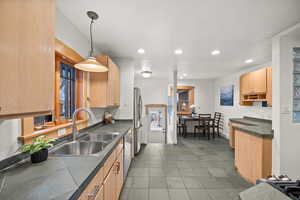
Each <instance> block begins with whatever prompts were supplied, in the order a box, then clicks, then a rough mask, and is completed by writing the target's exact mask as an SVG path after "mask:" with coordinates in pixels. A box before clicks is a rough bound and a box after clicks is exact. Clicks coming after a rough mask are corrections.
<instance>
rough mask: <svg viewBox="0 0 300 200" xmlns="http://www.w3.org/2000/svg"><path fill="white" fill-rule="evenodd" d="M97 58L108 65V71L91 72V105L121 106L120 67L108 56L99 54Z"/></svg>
mask: <svg viewBox="0 0 300 200" xmlns="http://www.w3.org/2000/svg"><path fill="white" fill-rule="evenodd" d="M96 59H97V60H98V61H99V62H100V63H102V64H103V65H105V66H107V67H108V72H103V73H90V95H89V96H90V97H89V102H90V107H109V106H119V105H120V72H119V67H118V66H117V65H116V64H115V63H114V62H113V61H112V60H111V59H110V58H109V57H108V56H97V57H96Z"/></svg>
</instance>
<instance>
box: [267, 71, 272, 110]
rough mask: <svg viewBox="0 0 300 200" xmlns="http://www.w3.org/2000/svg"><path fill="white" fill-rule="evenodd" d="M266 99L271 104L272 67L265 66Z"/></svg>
mask: <svg viewBox="0 0 300 200" xmlns="http://www.w3.org/2000/svg"><path fill="white" fill-rule="evenodd" d="M267 101H268V106H272V67H268V68H267Z"/></svg>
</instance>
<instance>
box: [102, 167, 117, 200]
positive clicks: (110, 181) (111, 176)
mask: <svg viewBox="0 0 300 200" xmlns="http://www.w3.org/2000/svg"><path fill="white" fill-rule="evenodd" d="M115 188H116V178H115V172H114V168H112V169H111V170H110V171H109V173H108V175H107V177H106V179H105V180H104V182H103V192H104V200H116V196H117V195H116V191H115Z"/></svg>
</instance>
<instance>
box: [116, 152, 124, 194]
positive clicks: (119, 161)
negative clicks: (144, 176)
mask: <svg viewBox="0 0 300 200" xmlns="http://www.w3.org/2000/svg"><path fill="white" fill-rule="evenodd" d="M116 167H117V169H116V194H117V199H118V198H119V195H120V193H121V190H122V186H123V168H124V161H123V150H122V151H121V152H120V154H119V156H118V158H117V161H116Z"/></svg>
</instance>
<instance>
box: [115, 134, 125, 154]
mask: <svg viewBox="0 0 300 200" xmlns="http://www.w3.org/2000/svg"><path fill="white" fill-rule="evenodd" d="M123 147H124V139H123V138H122V139H121V140H120V142H119V144H118V145H117V147H116V149H115V151H116V156H118V155H119V154H120V153H121V151H122V150H123Z"/></svg>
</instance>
